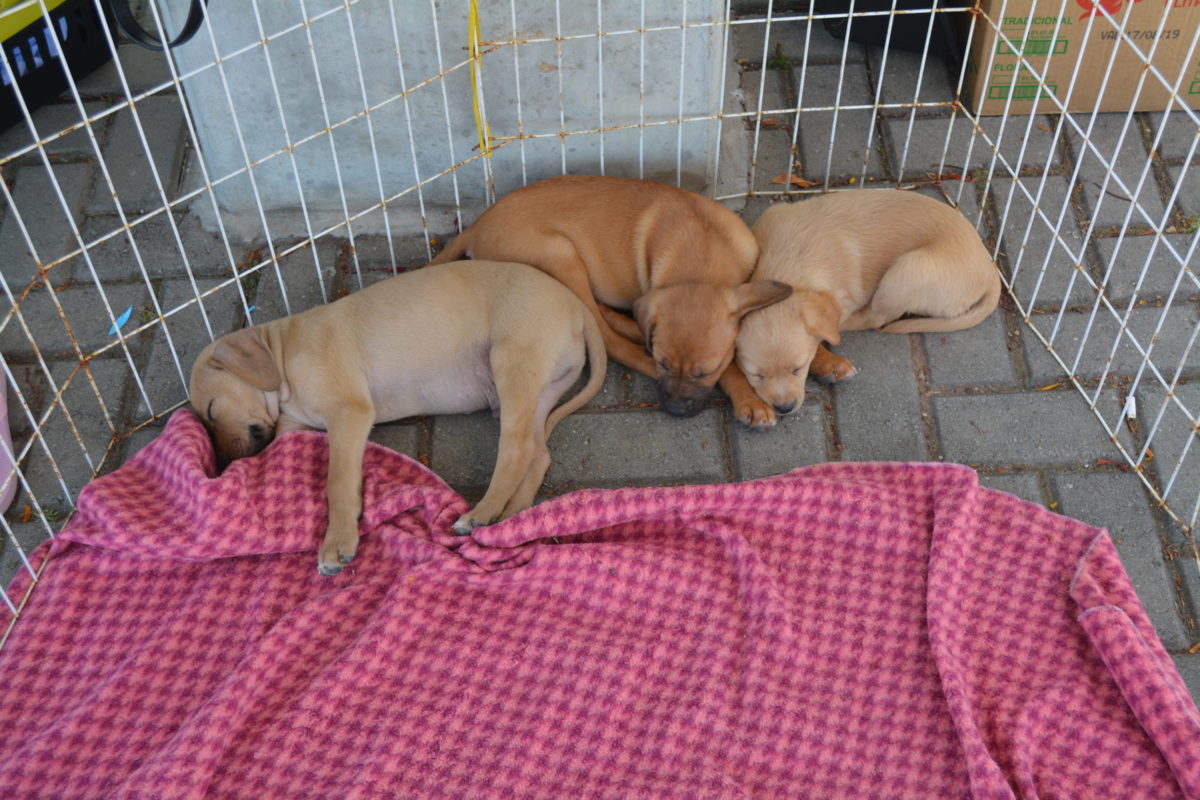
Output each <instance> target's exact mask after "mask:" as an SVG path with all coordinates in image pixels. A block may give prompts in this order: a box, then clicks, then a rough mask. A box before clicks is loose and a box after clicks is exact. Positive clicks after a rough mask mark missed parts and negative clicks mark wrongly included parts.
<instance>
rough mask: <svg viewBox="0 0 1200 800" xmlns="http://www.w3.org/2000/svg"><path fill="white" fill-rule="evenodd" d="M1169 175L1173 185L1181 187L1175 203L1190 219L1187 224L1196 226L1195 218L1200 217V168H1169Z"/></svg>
mask: <svg viewBox="0 0 1200 800" xmlns="http://www.w3.org/2000/svg"><path fill="white" fill-rule="evenodd" d="M1167 174H1168V175H1170V176H1171V185H1172V186H1178V187H1179V194H1178V195H1177V196H1176V200H1175V201H1176V202H1177V203H1178V204H1179V208H1180V209H1181V210H1182V211H1183V214H1184V216H1185V217H1187V218H1188V219H1187V220H1186V224H1187V225H1189V226H1191V225H1194V224H1195V221H1194V218H1195V217H1197V216H1200V187H1197V186H1196V184H1197V183H1198V182H1200V167H1195V166H1192V167H1186V168H1185V167H1167Z"/></svg>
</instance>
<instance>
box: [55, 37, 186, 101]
mask: <svg viewBox="0 0 1200 800" xmlns="http://www.w3.org/2000/svg"><path fill="white" fill-rule="evenodd" d="M113 34H114V36H115V35H116V32H115V31H114V32H113ZM118 62H119V66H120V72H123V73H124V76H125V82H126V83H128V84H129V89H130V90H131V91H132V92H134V93H135V94H136V93H138V92H144V91H147V90H149V89H153V88H156V87H158V86H160V85H161V84H163V83H165V82H167V81H169V80H171V70H170V68H169V67H168V66H167V62H166V56H165V55H164V54H163V53H162V52H160V51H152V50H147V49H146V48H144V47H140V46H138V45H135V44H122V45H119V46H118V47H117V58H116V60H114V61H110V62H109V63H107V64H105V65H104V66H102V67H100V68H98V69H97V70H95V71H94V72H92V73H91V74H90V75H88V76H87V77H86V78H84V79H83V80H81V81H79V84H78V85H79V93H80V94H81V95H83V96H84V97H89V96H90V97H95V96H100V95H108V94H116V95H120V96H122V97H124V95H125V88H124V87H123V86H122V84H121V78H120V72H119V71H118ZM168 91H169V92H170V93H173V92H174V87H172V88H171V89H169V90H168ZM160 96H162V95H160Z"/></svg>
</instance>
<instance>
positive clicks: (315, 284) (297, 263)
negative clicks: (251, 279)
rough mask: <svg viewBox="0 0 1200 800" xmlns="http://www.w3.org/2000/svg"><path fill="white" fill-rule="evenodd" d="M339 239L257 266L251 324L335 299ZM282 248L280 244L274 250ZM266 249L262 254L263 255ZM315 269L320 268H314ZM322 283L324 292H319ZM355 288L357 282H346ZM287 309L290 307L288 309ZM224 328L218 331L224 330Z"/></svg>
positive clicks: (323, 241)
mask: <svg viewBox="0 0 1200 800" xmlns="http://www.w3.org/2000/svg"><path fill="white" fill-rule="evenodd" d="M342 244H343V241H342V240H340V239H322V240H320V241H319V242H318V243H317V245H316V248H315V251H314V248H313V247H311V246H309V247H302V248H300V249H299V250H295V251H293V252H291V253H288V254H287V255H285V256H282V257H281V258H280V259H279V269H278V271H276V269H275V266H274V265H273V264H269V263H268V264H266V265H265V266H263V267H261V268H260V269H259V270H258V272H257V274H258V282H257V287H258V288H257V290H256V291H255V293H254V297H253V305H252V306H251V309H252V310H251V312H250V316H251V319H252V321H253V324H255V325H260V324H262V323H264V322H268V321H270V320H273V319H279V318H280V317H284V316H287V315H288V314H289V313H291V314H299V313H300V312H301V311H305V310H307V309H309V308H312V307H313V306H317V305H320V304H321V303H322V302H325V301H326V300H328V301H330V302H332V301H334V300H337V299H338V293H337V292H336V291H335V282H336V280H337V264H338V253H339V251H340V249H341V247H342ZM284 249H286V247H280V248H278V249H277V251H276V252H279V251H281V250H284ZM267 257H268V254H267V253H265V252H264V253H263V254H262V258H263V259H266V258H267ZM318 269H319V270H320V272H318ZM281 278H282V280H283V286H284V290H285V291H286V293H287V304H286V305H285V304H284V291H281V290H280V288H279V287H280V283H279V281H280V279H281ZM322 286H324V294H322ZM350 287H352V288H354V289H357V284H355V283H353V282H352V283H350ZM289 309H290V310H289ZM226 332H227V331H222V333H226Z"/></svg>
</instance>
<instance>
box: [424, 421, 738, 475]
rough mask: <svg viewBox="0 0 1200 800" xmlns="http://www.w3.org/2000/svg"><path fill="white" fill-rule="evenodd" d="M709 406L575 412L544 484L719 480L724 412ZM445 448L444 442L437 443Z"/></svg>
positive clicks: (555, 442)
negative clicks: (681, 411) (680, 410)
mask: <svg viewBox="0 0 1200 800" xmlns="http://www.w3.org/2000/svg"><path fill="white" fill-rule="evenodd" d="M724 413H726V412H725V410H724V409H719V408H711V409H707V410H705V411H702V412H700V413H699V414H697V415H696V416H694V417H688V418H686V419H680V418H678V417H671V416H668V415H666V414H664V413H662V412H660V411H644V410H639V411H609V412H604V413H599V414H573V415H571V416H570V417H567V418H566V419H565V420H563V421H562V422H560V423H559V425H558V427H557V428H556V429H555V431H554V433H553V435H552V436H551V437H550V457H551V459H552V463H551V465H550V470H549V472H548V473H547V475H546V481H547V483H548V484H549V485H550V486H551V487H554V486H556V485H559V484H570V485H575V486H630V485H647V484H656V485H657V484H678V483H701V482H710V481H721V480H724V479H725V477H726V474H725V453H724V449H725V448H724V446H723V441H724V436H723V433H722V414H724ZM439 444H441V445H442V446H444V441H443V442H439V443H435V445H434V447H435V459H436V458H437V456H436V449H437V447H438V445H439Z"/></svg>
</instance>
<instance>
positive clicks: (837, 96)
mask: <svg viewBox="0 0 1200 800" xmlns="http://www.w3.org/2000/svg"><path fill="white" fill-rule="evenodd" d="M841 72H842V68H841V67H840V66H814V67H809V68H808V69H806V70H804V84H803V86H801V83H800V75H799V74H798V70H793V82H794V84H795V86H796V91H797V92H799V93H800V107H801V108H803V109H810V108H824V107H831V106H835V105H836V106H838V107H839V110H838V111H837V112H834V111H803V112H802V113H801V114H800V121H799V126H800V142H801V154H802V156H803V158H802V162H803V165H804V172H803V175H804V177H806V178H808V179H810V180H816V181H824V180H825V175H826V170H827V169H828V173H829V180H830V182H831V183H837V182H839V179H843V178H850V177H853V178H855V179H856V180H857V179H860V178H861V177H862V174H863V161H864V159H865V160H866V161H867V170H866V175H867V176H868V177H884V176H885V175H886V173H885V171H884V168H883V159H882V150H883V147H884V143H883V137H882V136H880V135H879V134H878V133H877V132H876V133H875V134H874V135H873V136H870V133H871V132H872V131H873V130H874V128H873V127H872V122H873V121H874V119H875V114H874V112H873V111H871V110H870V109H858V110H852V111H851V110H845V109H840V106H848V105H850V106H857V105H873V104H874V102H875V98H874V96H873V95H872V94H871V90H870V88H869V87H868V85H867V76H866V72H865V70H864V69H863V67H861V66H860V65H857V64H847V65H846V68H845V74H844V76H842V74H841ZM839 80H840V81H841V91H840V93H839ZM835 113H836V114H837V119H836V123H835V120H834V114H835ZM868 138H870V140H871V141H870V151H868V150H867V140H868ZM831 139H832V141H833V144H834V146H833V149H832V151H831V150H830V147H829V145H830V140H831Z"/></svg>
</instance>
